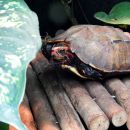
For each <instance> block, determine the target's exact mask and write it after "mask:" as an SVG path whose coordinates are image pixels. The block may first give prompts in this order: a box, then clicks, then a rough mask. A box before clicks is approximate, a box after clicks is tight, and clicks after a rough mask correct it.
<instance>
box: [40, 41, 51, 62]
mask: <svg viewBox="0 0 130 130" xmlns="http://www.w3.org/2000/svg"><path fill="white" fill-rule="evenodd" d="M52 47H53V44H49V43H47V44H43V45H42V48H41V50H42V54H43V55H44V56H45V57H46V58H47V59H48V60H50V59H51V51H52Z"/></svg>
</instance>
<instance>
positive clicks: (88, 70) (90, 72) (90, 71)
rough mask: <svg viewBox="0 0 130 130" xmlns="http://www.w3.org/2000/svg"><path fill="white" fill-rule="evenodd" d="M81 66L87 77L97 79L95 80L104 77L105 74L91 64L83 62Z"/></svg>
mask: <svg viewBox="0 0 130 130" xmlns="http://www.w3.org/2000/svg"><path fill="white" fill-rule="evenodd" d="M80 67H81V70H82V73H83V75H84V76H85V77H87V78H90V79H95V80H96V79H97V80H102V79H103V75H102V74H101V73H100V72H98V71H97V70H95V69H94V68H92V67H91V66H89V65H86V64H81V65H80Z"/></svg>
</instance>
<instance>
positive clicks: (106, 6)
mask: <svg viewBox="0 0 130 130" xmlns="http://www.w3.org/2000/svg"><path fill="white" fill-rule="evenodd" d="M25 1H26V2H27V4H28V5H29V6H30V8H31V9H32V10H33V11H35V12H36V13H37V15H38V17H39V22H40V33H41V36H45V35H46V33H48V34H49V35H51V36H54V35H55V33H56V32H57V31H58V30H61V29H64V30H66V29H67V28H69V27H70V26H72V22H71V21H70V19H69V18H68V16H67V14H66V12H65V8H64V6H63V4H61V1H62V0H25ZM64 1H68V3H69V1H71V3H70V4H68V5H69V6H70V7H71V11H70V13H73V15H74V17H75V18H76V20H77V21H78V24H101V25H107V24H105V23H103V22H100V21H99V20H96V19H95V18H94V14H95V13H96V12H98V11H105V12H109V11H110V9H111V8H112V7H113V6H114V5H115V4H116V3H119V2H122V1H124V0H64ZM127 1H128V0H127ZM125 31H126V30H125Z"/></svg>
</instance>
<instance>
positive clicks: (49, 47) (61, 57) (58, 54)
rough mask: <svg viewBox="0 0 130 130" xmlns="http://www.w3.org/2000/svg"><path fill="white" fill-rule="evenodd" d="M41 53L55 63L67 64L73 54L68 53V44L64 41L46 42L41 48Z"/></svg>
mask: <svg viewBox="0 0 130 130" xmlns="http://www.w3.org/2000/svg"><path fill="white" fill-rule="evenodd" d="M42 53H43V54H44V56H45V57H46V58H47V59H48V60H51V61H54V62H57V63H61V64H62V63H66V62H69V60H70V58H71V57H73V54H72V53H71V51H70V48H69V45H68V43H66V42H65V41H48V42H46V43H45V44H43V46H42Z"/></svg>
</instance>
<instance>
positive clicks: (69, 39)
mask: <svg viewBox="0 0 130 130" xmlns="http://www.w3.org/2000/svg"><path fill="white" fill-rule="evenodd" d="M41 50H42V53H43V55H44V56H45V57H46V58H47V59H48V60H49V61H50V62H51V63H52V62H53V63H56V64H58V65H59V66H61V67H62V68H63V69H64V68H66V69H68V70H70V71H72V72H73V73H75V74H76V75H78V76H80V77H81V78H85V79H94V80H102V79H104V78H106V77H111V76H115V75H119V74H127V73H128V72H130V34H129V33H126V32H123V31H122V30H121V29H119V28H115V27H112V26H101V25H75V26H72V27H70V28H69V29H67V30H66V31H65V32H63V33H62V34H59V35H58V36H55V37H53V38H49V39H46V40H44V42H43V45H42V49H41Z"/></svg>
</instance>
